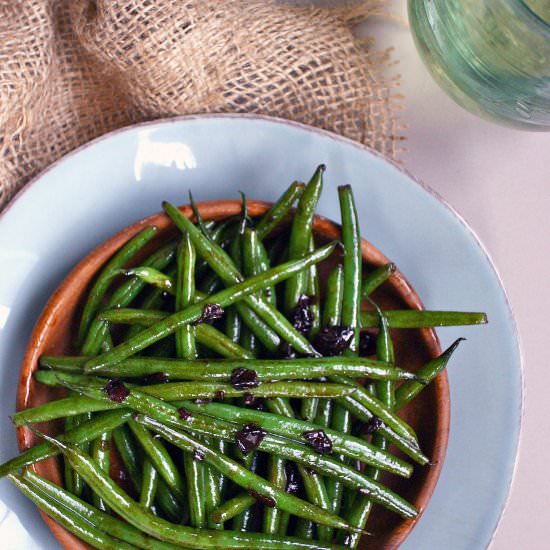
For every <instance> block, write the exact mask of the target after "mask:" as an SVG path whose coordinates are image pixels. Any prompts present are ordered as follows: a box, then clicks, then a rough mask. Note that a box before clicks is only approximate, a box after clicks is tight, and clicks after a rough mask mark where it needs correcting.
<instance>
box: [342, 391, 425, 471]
mask: <svg viewBox="0 0 550 550" xmlns="http://www.w3.org/2000/svg"><path fill="white" fill-rule="evenodd" d="M338 401H339V404H342V405H343V406H344V407H345V408H347V409H348V410H349V411H350V412H351V413H352V415H353V416H354V417H356V418H357V419H358V420H360V421H361V422H363V423H367V422H370V421H372V419H373V417H374V415H373V414H372V413H371V412H370V411H369V410H368V409H367V408H366V407H364V406H363V405H362V404H361V403H359V402H358V401H355V400H354V399H349V398H348V397H343V398H341V399H338ZM377 431H378V433H380V434H381V435H383V436H384V437H385V438H386V439H388V440H389V441H391V443H393V444H394V445H395V446H396V447H397V448H398V449H399V450H401V451H403V452H404V453H405V454H406V455H407V456H408V457H409V458H412V459H413V460H414V461H415V462H417V463H418V464H427V463H428V458H427V457H426V456H425V455H424V454H423V453H422V451H421V449H420V447H419V446H418V443H417V442H416V441H413V440H412V439H410V438H409V437H403V435H402V434H400V433H397V432H396V431H395V430H393V429H392V428H390V427H389V426H386V425H385V424H384V423H383V422H382V424H381V426H380V427H379V428H378V430H377Z"/></svg>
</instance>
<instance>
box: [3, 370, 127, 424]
mask: <svg viewBox="0 0 550 550" xmlns="http://www.w3.org/2000/svg"><path fill="white" fill-rule="evenodd" d="M44 374H46V373H45V372H44ZM52 374H53V373H52ZM52 383H54V384H55V382H54V381H52ZM116 408H117V405H116V403H112V404H111V403H102V402H100V401H97V399H91V398H89V397H83V396H81V395H75V396H71V397H65V398H63V399H58V400H56V401H48V402H47V403H45V404H44V405H38V406H36V407H32V408H30V409H24V410H22V411H19V412H17V413H15V414H14V415H13V416H12V421H13V423H14V425H15V426H24V425H25V424H30V423H33V422H49V421H50V420H55V419H57V418H66V417H69V416H75V415H78V414H84V413H88V412H99V411H106V410H109V409H116ZM98 435H100V434H98Z"/></svg>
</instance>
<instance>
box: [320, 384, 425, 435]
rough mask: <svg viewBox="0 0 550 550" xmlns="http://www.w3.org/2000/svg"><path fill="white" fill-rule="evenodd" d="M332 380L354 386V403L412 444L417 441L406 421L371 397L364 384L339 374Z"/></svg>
mask: <svg viewBox="0 0 550 550" xmlns="http://www.w3.org/2000/svg"><path fill="white" fill-rule="evenodd" d="M330 380H331V382H335V383H338V384H349V385H351V386H353V387H354V388H355V389H356V392H355V393H354V394H353V396H352V397H353V401H356V402H357V403H359V404H360V405H363V406H364V407H365V408H366V409H368V410H369V411H370V412H371V413H372V414H373V415H375V416H377V417H378V418H380V420H382V422H383V423H384V424H385V425H386V426H388V427H389V428H391V429H393V430H394V431H395V432H397V433H399V434H401V435H402V436H403V437H404V438H407V439H410V440H411V442H416V441H417V437H416V434H415V433H414V430H413V429H412V428H411V427H410V426H409V425H408V424H407V423H406V422H405V420H403V419H402V418H401V417H399V416H398V415H397V414H396V413H395V412H393V411H392V410H391V409H390V408H389V407H387V406H386V405H385V404H384V403H383V402H382V401H380V400H379V399H377V398H376V397H374V396H373V395H371V394H370V393H369V392H368V391H367V390H366V389H365V387H364V386H363V385H362V384H359V383H358V382H356V381H354V380H351V379H350V378H347V377H344V376H340V375H338V374H335V375H333V376H331V377H330Z"/></svg>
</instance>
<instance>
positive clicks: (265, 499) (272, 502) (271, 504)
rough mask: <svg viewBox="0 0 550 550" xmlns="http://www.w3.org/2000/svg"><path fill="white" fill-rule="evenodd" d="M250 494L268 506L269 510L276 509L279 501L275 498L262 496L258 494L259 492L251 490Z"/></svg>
mask: <svg viewBox="0 0 550 550" xmlns="http://www.w3.org/2000/svg"><path fill="white" fill-rule="evenodd" d="M248 494H249V495H250V496H251V497H254V498H255V499H256V500H257V501H258V502H260V503H261V504H265V505H266V506H269V508H275V506H276V504H277V501H276V500H275V499H274V498H273V497H270V496H267V495H262V494H260V493H258V491H254V489H249V490H248Z"/></svg>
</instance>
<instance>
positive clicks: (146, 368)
mask: <svg viewBox="0 0 550 550" xmlns="http://www.w3.org/2000/svg"><path fill="white" fill-rule="evenodd" d="M204 326H208V325H204ZM241 349H242V348H241ZM237 353H238V354H239V355H241V354H240V350H237ZM237 353H232V357H235V355H237ZM228 355H229V354H228ZM248 356H249V357H250V353H248ZM87 360H88V358H87V357H54V356H42V357H41V358H40V364H41V366H43V367H48V368H53V369H55V370H59V371H64V372H73V373H81V372H82V366H83V365H84V363H85V362H86V361H87ZM237 368H247V369H251V370H254V371H255V373H256V375H257V377H258V379H259V380H260V381H275V380H295V379H309V378H318V377H322V376H329V375H335V374H341V375H345V376H350V377H367V378H370V379H372V380H417V376H418V375H417V374H414V373H411V372H408V371H404V370H402V369H398V368H396V367H392V366H391V364H390V363H385V362H383V361H377V360H374V359H367V358H364V357H343V356H340V357H322V358H319V359H311V358H303V357H298V358H289V359H254V358H246V357H245V358H239V359H232V358H231V359H197V360H195V361H187V360H176V359H164V358H159V357H132V358H129V359H125V360H124V361H121V362H120V363H119V364H118V365H115V366H113V367H105V368H102V369H100V370H98V371H97V374H98V375H102V376H118V377H121V378H139V377H142V376H148V375H151V374H155V373H157V372H163V373H165V374H166V375H168V376H169V377H170V378H171V379H174V380H201V381H228V380H230V378H231V374H232V372H233V371H234V370H235V369H237ZM38 372H39V373H40V374H38V373H37V374H36V375H35V377H36V378H37V379H38V380H39V381H44V382H46V383H48V379H50V378H52V377H54V378H55V375H54V374H47V372H48V371H38ZM344 383H349V382H348V381H346V382H344Z"/></svg>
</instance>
